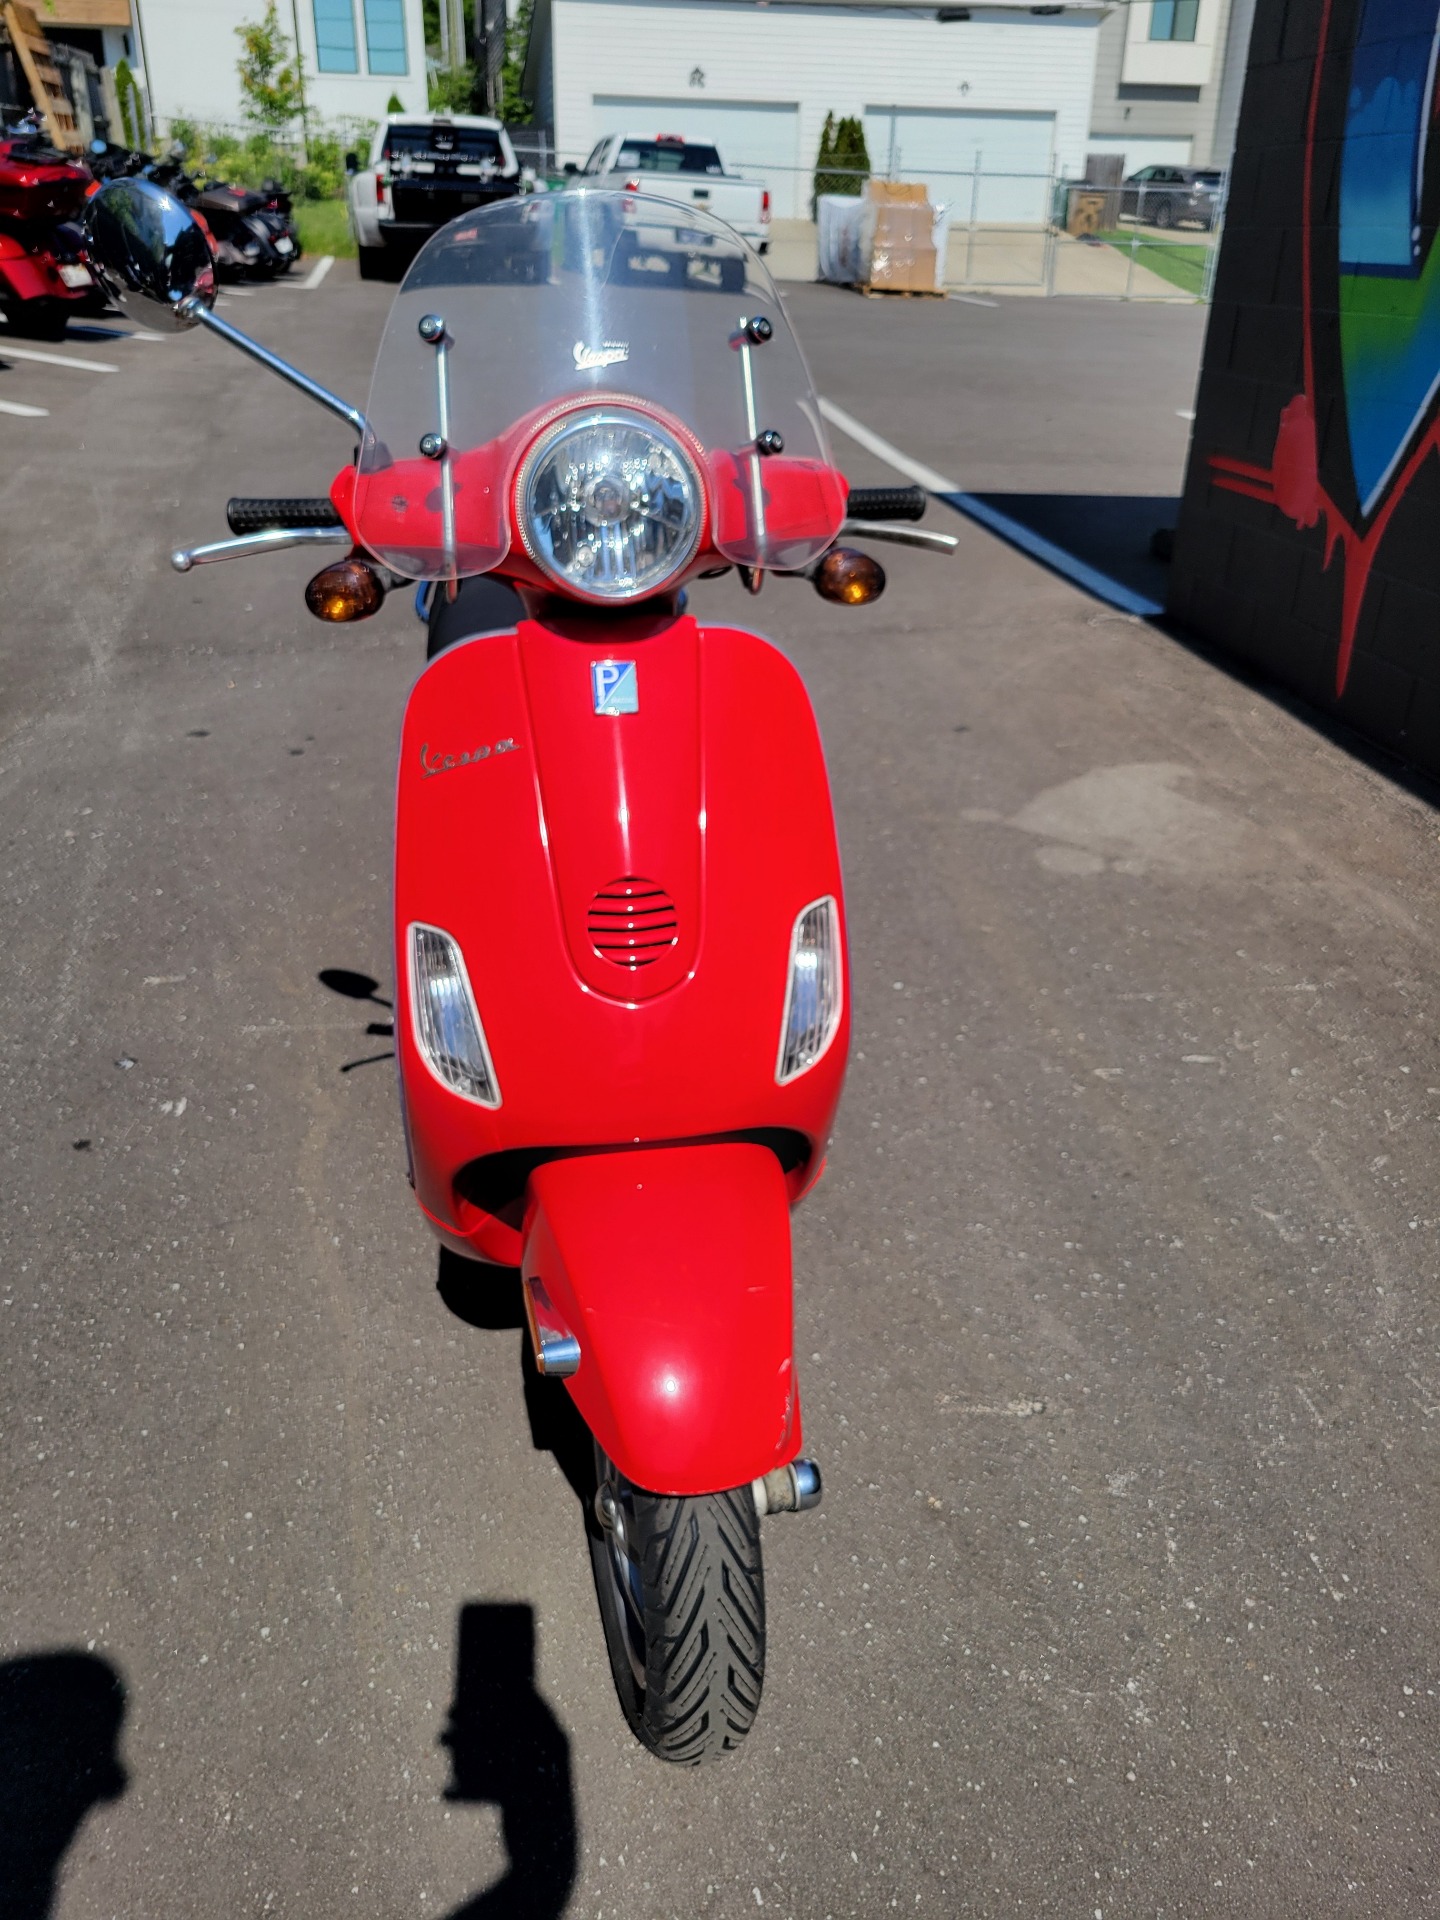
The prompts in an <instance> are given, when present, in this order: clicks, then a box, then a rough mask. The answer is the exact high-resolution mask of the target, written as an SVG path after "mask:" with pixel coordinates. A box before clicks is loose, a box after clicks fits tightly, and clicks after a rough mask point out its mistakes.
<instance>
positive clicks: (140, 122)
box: [115, 60, 145, 147]
mask: <svg viewBox="0 0 1440 1920" xmlns="http://www.w3.org/2000/svg"><path fill="white" fill-rule="evenodd" d="M115 98H116V100H117V102H118V103H119V107H120V123H121V134H120V137H121V139H122V140H123V141H124V142H125V144H126V146H127V147H143V146H144V145H145V103H144V101H143V100H142V99H141V97H140V83H139V82H138V81H137V80H136V78H135V75H134V73H133V72H132V71H131V68H130V62H129V61H128V60H122V61H121V62H120V64H119V65H118V66H117V67H116V69H115Z"/></svg>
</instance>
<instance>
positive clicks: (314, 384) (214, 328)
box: [180, 296, 366, 439]
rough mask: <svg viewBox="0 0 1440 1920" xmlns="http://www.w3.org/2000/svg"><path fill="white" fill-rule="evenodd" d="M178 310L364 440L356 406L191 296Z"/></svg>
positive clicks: (363, 418) (359, 413) (361, 414)
mask: <svg viewBox="0 0 1440 1920" xmlns="http://www.w3.org/2000/svg"><path fill="white" fill-rule="evenodd" d="M180 311H181V312H182V313H184V314H185V315H186V316H187V317H192V318H193V319H195V320H196V321H198V322H199V324H200V325H201V326H202V327H208V328H209V329H210V331H211V332H212V333H218V334H219V336H220V338H221V339H222V340H228V341H229V342H230V345H231V346H232V347H239V349H240V351H241V352H242V353H248V354H249V355H250V357H251V359H252V360H258V361H259V362H260V364H261V366H262V367H268V368H269V369H270V371H271V372H272V373H278V374H279V376H280V378H281V379H282V380H288V381H289V382H290V384H291V386H292V387H298V388H299V389H300V391H301V393H304V394H308V395H309V397H310V399H312V400H314V401H316V402H318V404H319V405H320V406H322V407H326V408H328V409H329V411H330V412H331V413H333V414H338V415H339V417H340V419H342V420H344V421H347V422H348V423H349V424H350V425H351V426H352V427H353V428H354V429H355V431H356V433H358V434H359V435H360V437H361V438H362V439H363V438H364V437H365V432H366V420H365V416H364V414H363V413H361V411H360V409H359V408H358V407H352V406H350V405H349V404H348V402H346V401H344V400H342V399H341V398H340V396H339V394H338V393H331V391H330V389H329V388H328V387H322V386H321V385H320V382H319V381H318V380H312V379H311V378H310V376H309V374H308V373H302V372H301V371H300V369H299V368H298V367H292V366H291V364H290V362H289V361H288V360H282V359H281V358H280V356H279V354H278V353H272V352H271V351H270V349H269V348H268V347H262V346H261V344H260V342H259V341H258V340H252V339H251V338H250V336H249V334H248V333H242V332H241V331H240V329H239V327H232V326H231V324H230V322H229V321H228V320H222V319H221V318H220V316H219V314H217V313H212V311H211V310H210V308H209V307H207V306H206V305H205V304H204V302H203V301H201V300H197V299H195V298H194V297H193V296H192V297H191V298H190V299H188V300H186V301H184V302H183V303H182V305H181V309H180Z"/></svg>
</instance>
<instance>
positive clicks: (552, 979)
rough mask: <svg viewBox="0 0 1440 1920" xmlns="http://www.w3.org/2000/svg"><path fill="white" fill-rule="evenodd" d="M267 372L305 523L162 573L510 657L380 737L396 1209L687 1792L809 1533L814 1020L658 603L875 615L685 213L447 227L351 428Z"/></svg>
mask: <svg viewBox="0 0 1440 1920" xmlns="http://www.w3.org/2000/svg"><path fill="white" fill-rule="evenodd" d="M119 184H120V185H122V186H129V185H132V184H133V183H119ZM111 191H112V189H108V188H107V189H106V190H105V192H104V193H102V194H101V195H100V196H97V202H98V203H99V204H101V205H102V206H103V204H104V201H105V198H106V195H107V194H108V193H110V192H111ZM152 191H153V190H152ZM134 226H135V222H134V220H133V219H132V220H131V221H130V222H129V223H128V226H127V228H126V236H127V237H125V244H126V245H131V244H132V238H133V229H134ZM102 227H103V222H102ZM116 240H117V236H116V235H114V234H107V233H105V232H97V240H96V244H97V250H102V251H105V252H107V253H112V254H113V253H114V252H115V251H116V246H115V245H111V244H110V243H111V242H116ZM102 242H105V243H106V244H105V245H104V246H103V247H102ZM131 265H132V268H133V265H134V263H133V260H132V262H131ZM132 278H133V274H132ZM742 281H743V284H744V289H745V291H744V296H743V298H742V299H740V300H737V298H736V296H735V294H734V292H733V288H734V286H735V285H736V284H739V283H741V282H742ZM167 284H168V285H169V287H170V292H171V293H172V294H174V293H177V292H178V293H179V296H180V297H179V298H177V299H174V300H172V303H171V304H172V308H173V309H174V310H175V311H176V312H178V313H179V315H180V317H181V319H182V320H183V319H185V318H187V317H188V318H191V319H203V320H204V321H205V323H206V324H208V325H211V326H213V327H215V328H216V329H217V330H218V331H221V332H223V333H224V334H225V335H226V337H227V338H231V339H235V340H236V343H237V344H240V345H242V346H244V347H245V348H246V350H247V351H250V352H252V353H254V354H255V355H256V357H259V358H262V359H269V358H270V356H268V355H267V354H266V352H265V350H264V349H262V348H258V347H257V346H256V344H255V343H254V342H250V341H247V340H245V338H244V336H238V337H237V336H236V332H235V329H233V328H231V327H229V326H228V324H227V323H225V322H223V321H217V320H216V318H215V317H214V316H213V315H211V314H208V313H207V311H206V309H205V307H204V303H203V302H202V301H200V300H199V299H197V298H195V297H194V296H193V295H190V296H186V295H185V294H184V278H183V275H180V276H178V284H177V276H176V274H175V272H174V269H173V263H172V268H171V269H170V281H169V282H168V283H167ZM271 364H272V365H273V364H274V362H273V360H271ZM276 370H277V371H283V372H284V373H285V375H286V377H287V378H291V379H293V380H295V381H296V383H297V384H300V385H303V386H305V387H306V388H307V390H308V391H311V392H312V394H314V395H315V396H316V397H319V398H322V399H323V400H324V402H325V404H327V405H331V406H333V407H334V408H335V409H336V410H337V411H341V412H343V413H344V414H345V416H346V417H347V418H350V419H351V420H352V422H354V423H355V424H356V425H357V427H358V429H359V430H360V432H361V444H360V449H359V453H358V458H357V461H356V464H355V465H354V466H352V467H347V468H346V469H345V470H344V471H343V472H342V473H341V474H340V475H339V476H338V478H337V479H336V481H335V483H334V485H333V487H332V489H331V495H330V500H329V502H328V503H327V502H323V501H322V502H314V501H311V502H279V501H271V502H232V503H231V515H230V518H231V524H232V527H234V528H235V529H236V530H237V532H239V533H240V535H241V538H240V539H238V540H236V541H231V542H224V543H220V545H218V546H217V547H213V548H198V549H193V550H190V551H188V552H182V553H180V554H177V555H176V557H175V558H176V564H177V565H178V566H181V567H188V566H191V565H194V564H196V563H197V562H201V561H205V560H209V559H212V558H221V557H225V556H226V555H227V554H229V553H233V552H235V551H237V550H238V551H254V550H257V548H260V547H263V546H266V545H270V546H275V545H295V544H302V543H305V544H309V543H314V542H319V541H324V540H337V541H339V542H342V543H344V544H345V545H347V546H350V547H352V549H353V551H352V554H351V557H350V558H348V559H345V560H342V561H340V562H339V563H338V564H337V565H335V566H332V567H329V568H326V569H325V570H324V571H323V572H322V573H320V574H319V575H317V576H316V578H315V580H314V581H312V583H311V586H310V589H309V591H308V598H309V601H310V604H311V607H312V610H314V611H316V612H318V613H320V614H321V615H322V616H323V617H327V618H350V617H356V616H357V615H358V614H360V613H363V612H367V611H370V610H373V607H374V606H376V605H378V604H379V601H380V599H381V597H382V591H383V587H384V585H385V584H386V583H387V581H390V580H395V579H399V578H403V579H406V580H428V581H432V582H435V583H436V585H435V589H434V591H435V592H436V593H437V594H439V595H441V596H445V597H446V598H449V597H451V596H453V594H454V592H455V590H456V585H457V583H458V582H459V581H461V580H462V579H465V578H466V577H469V576H474V575H478V574H483V573H489V574H493V575H497V576H499V577H500V578H501V579H503V580H505V581H508V582H509V583H510V584H511V586H512V587H514V588H515V589H516V590H517V591H518V595H519V601H518V603H517V604H518V611H519V613H520V616H521V617H519V618H518V619H516V620H515V621H514V622H513V623H511V622H510V621H509V620H508V619H507V620H506V622H505V624H504V626H503V628H502V630H498V631H478V632H471V633H469V634H465V633H464V628H463V626H462V629H461V631H462V635H463V637H462V638H460V639H459V640H457V641H456V643H455V644H452V645H449V646H447V647H446V648H445V649H444V650H443V651H442V652H440V653H439V654H438V656H437V657H436V658H434V659H433V660H432V661H431V663H430V664H429V665H428V666H427V667H426V669H425V670H424V672H423V673H422V674H421V675H420V677H419V679H418V680H417V682H416V684H415V686H414V689H413V691H412V692H411V695H410V699H409V703H408V706H407V709H406V713H405V719H404V725H403V729H402V734H401V746H400V774H399V785H398V796H397V798H398V819H397V828H396V850H395V902H394V908H395V977H396V996H395V1032H396V1050H397V1054H398V1059H399V1069H400V1088H401V1097H402V1101H403V1105H404V1112H405V1131H406V1139H407V1143H408V1147H409V1155H410V1176H411V1180H412V1183H413V1185H414V1188H415V1192H416V1196H417V1198H418V1200H419V1202H420V1205H421V1206H422V1208H423V1209H424V1211H425V1213H426V1216H427V1218H428V1219H429V1220H430V1222H431V1225H432V1226H433V1227H434V1229H435V1231H436V1233H437V1234H438V1236H439V1237H440V1239H441V1240H442V1242H443V1243H444V1244H445V1245H446V1246H448V1247H450V1248H451V1249H453V1250H454V1251H455V1252H456V1253H459V1254H461V1255H464V1256H467V1257H469V1258H472V1259H475V1260H479V1261H485V1262H489V1263H491V1264H492V1265H493V1266H494V1267H495V1268H496V1269H497V1275H496V1285H497V1286H498V1285H503V1284H506V1282H505V1281H504V1280H503V1279H502V1277H501V1270H504V1269H507V1268H508V1269H514V1268H519V1270H520V1275H521V1282H520V1283H521V1285H522V1286H523V1290H524V1299H525V1308H526V1313H527V1316H528V1320H529V1325H530V1332H531V1337H532V1340H533V1344H534V1353H535V1360H536V1364H537V1366H538V1368H539V1370H540V1372H541V1373H543V1374H547V1375H552V1376H558V1377H560V1378H562V1379H563V1380H564V1381H565V1384H566V1386H567V1388H568V1390H569V1392H570V1395H571V1397H572V1398H573V1400H574V1403H575V1406H576V1407H577V1408H578V1410H579V1412H580V1414H581V1415H582V1416H583V1418H584V1420H585V1422H586V1424H587V1426H588V1427H589V1430H590V1432H591V1434H592V1435H593V1436H594V1442H595V1461H596V1493H595V1500H594V1505H593V1511H592V1513H591V1514H590V1515H589V1516H588V1519H589V1535H590V1549H591V1554H592V1559H593V1565H594V1572H595V1580H596V1587H597V1591H598V1595H599V1600H600V1609H601V1614H602V1618H603V1621H604V1627H605V1634H606V1640H607V1643H608V1647H609V1652H610V1658H611V1664H612V1668H613V1672H614V1676H615V1682H616V1686H617V1689H618V1692H619V1695H620V1699H621V1702H622V1705H623V1707H624V1709H625V1712H626V1715H627V1717H628V1719H629V1721H630V1724H631V1726H632V1727H633V1729H634V1731H635V1732H636V1734H637V1735H638V1736H639V1738H640V1739H641V1740H642V1741H643V1742H644V1744H645V1745H646V1746H647V1747H649V1748H650V1750H651V1751H652V1752H654V1753H656V1754H658V1755H660V1756H661V1757H662V1758H664V1759H667V1760H672V1761H678V1762H682V1763H692V1764H693V1763H699V1762H702V1761H708V1760H711V1759H713V1758H715V1757H717V1756H718V1755H720V1754H722V1753H724V1752H726V1751H727V1750H729V1749H731V1748H733V1747H735V1746H736V1745H738V1743H739V1742H740V1740H741V1739H742V1738H743V1737H744V1735H745V1734H746V1732H747V1731H748V1730H749V1728H750V1725H751V1723H752V1721H753V1719H754V1717H755V1712H756V1709H757V1707H758V1705H759V1700H760V1691H761V1685H762V1680H763V1674H764V1662H765V1592H764V1581H763V1574H762V1567H761V1552H760V1521H761V1518H762V1516H763V1515H764V1514H766V1513H771V1512H778V1511H795V1510H799V1509H803V1508H806V1507H811V1506H814V1505H815V1504H816V1503H817V1502H818V1500H819V1498H820V1476H819V1472H818V1470H817V1469H816V1467H815V1466H814V1464H813V1462H811V1461H809V1460H808V1459H806V1458H805V1457H804V1456H803V1455H802V1452H801V1448H802V1427H801V1412H800V1395H799V1385H798V1381H797V1378H796V1369H795V1359H794V1352H793V1337H792V1313H791V1256H790V1210H791V1208H792V1207H793V1206H794V1205H795V1204H796V1203H797V1202H798V1201H799V1200H800V1199H801V1198H802V1197H803V1196H804V1194H805V1193H806V1192H807V1191H808V1190H809V1189H810V1188H811V1187H812V1186H813V1185H814V1183H815V1181H816V1180H817V1179H818V1178H819V1176H820V1173H821V1170H822V1168H823V1165H824V1159H825V1152H826V1144H827V1141H828V1138H829V1134H830V1129H831V1125H832V1123H833V1120H834V1116H835V1111H836V1106H837V1102H838V1100H839V1096H840V1087H841V1081H842V1078H843V1075H844V1067H845V1054H846V1044H847V1038H848V1032H849V1003H848V991H847V973H846V954H845V927H844V913H843V904H842V902H843V893H842V885H841V875H840V860H839V855H838V852H837V849H836V842H835V829H834V822H833V818H832V814H831V806H830V795H829V788H828V784H827V779H826V771H825V763H824V758H823V755H822V752H821V746H820V739H819V735H818V732H817V729H816V725H815V719H814V715H813V713H812V711H811V708H810V704H809V701H808V699H807V697H806V694H805V691H804V688H803V686H802V684H801V682H800V679H799V676H798V675H797V674H796V672H795V670H794V668H793V667H791V666H790V664H789V663H788V662H787V661H786V660H785V658H784V657H783V656H782V655H781V654H780V653H779V652H778V651H777V650H776V649H775V648H774V647H772V646H770V645H769V644H768V643H767V642H766V641H764V640H762V639H760V638H758V637H757V636H756V635H754V634H751V633H748V632H744V631H742V630H739V629H737V628H733V627H728V626H711V625H702V624H700V623H698V622H697V621H696V620H695V618H694V617H693V616H692V615H690V614H689V613H688V612H686V611H685V610H684V608H685V588H686V585H687V583H688V582H690V581H692V580H694V579H695V578H696V577H697V576H702V575H708V574H711V573H715V572H717V571H724V570H725V569H727V568H729V567H732V566H734V567H739V568H740V569H741V570H742V572H743V573H744V575H745V578H746V579H747V581H748V582H749V583H750V584H751V586H752V587H754V588H756V589H758V586H759V583H760V580H761V578H762V574H763V571H764V570H766V569H770V568H774V569H777V570H781V571H788V572H798V573H811V574H813V575H814V576H815V578H816V580H817V584H819V585H820V587H821V589H822V591H824V592H826V593H828V594H829V596H830V597H832V598H835V599H838V600H841V601H847V600H848V601H852V602H858V601H861V600H864V599H867V598H873V596H874V593H875V592H877V591H878V590H879V587H880V586H881V585H882V584H883V575H882V574H881V573H880V571H879V568H878V567H877V566H876V565H875V563H874V562H873V561H872V560H870V559H868V557H866V556H864V555H863V554H859V553H855V552H853V551H847V550H845V549H842V548H837V547H836V546H835V541H836V539H837V537H838V536H839V535H840V533H841V531H842V528H843V527H844V526H846V525H847V524H848V523H847V507H848V508H851V509H853V507H854V506H855V504H856V495H855V494H854V493H850V494H849V499H848V502H847V488H846V485H845V482H844V480H843V479H842V477H841V476H840V474H839V473H838V472H837V471H836V470H835V468H834V467H833V466H832V465H831V462H830V459H829V454H828V450H827V447H826V443H825V437H824V430H823V427H822V424H821V418H820V413H819V408H818V404H817V402H816V398H815V395H814V391H813V388H812V386H811V382H810V378H809V374H808V372H807V370H806V367H805V364H804V361H803V359H802V357H801V354H800V350H799V347H798V345H797V343H796V341H795V339H794V336H793V334H792V333H791V331H790V328H789V325H788V323H787V321H786V320H785V317H784V310H783V307H782V305H781V302H780V300H779V298H778V295H777V294H776V291H775V288H774V286H773V284H772V283H771V282H770V280H769V277H768V275H767V274H766V272H765V269H764V268H763V266H762V265H761V264H760V262H759V260H758V258H757V257H756V256H755V255H754V254H752V253H750V252H749V250H748V249H747V248H746V247H745V246H744V243H743V242H742V241H741V240H740V239H739V237H738V236H737V235H736V234H734V233H733V232H731V230H730V229H728V228H726V227H724V226H722V225H721V224H720V223H719V222H718V221H715V220H713V219H711V218H709V217H708V216H705V215H701V214H696V213H694V212H693V211H692V210H691V209H690V208H688V207H685V208H681V207H679V206H677V205H674V204H672V203H669V202H666V201H662V200H653V199H648V198H646V197H644V196H640V195H623V196H622V195H611V194H593V193H567V194H559V195H546V196H538V195H537V196H534V197H530V198H527V199H522V200H510V201H505V202H500V203H498V204H496V205H494V206H492V207H489V208H486V209H484V210H483V211H480V212H477V213H474V214H466V215H463V216H461V218H460V219H459V220H456V221H454V222H452V223H451V224H450V225H449V226H448V227H446V228H443V229H442V230H441V231H440V232H439V233H438V234H436V235H435V236H434V237H433V238H432V239H431V240H430V241H429V243H428V244H427V245H426V247H425V248H424V249H423V251H422V252H421V253H420V254H419V255H418V257H417V258H416V260H415V262H414V264H413V265H412V266H411V268H410V271H409V273H408V274H407V275H406V278H405V281H404V283H403V285H402V286H401V288H400V290H399V293H398V294H397V296H396V299H395V304H394V307H393V309H392V312H391V315H390V318H389V322H388V324H387V327H386V331H385V336H384V340H383V343H382V346H381V349H380V355H379V360H378V363H377V367H376V372H375V379H374V385H373V388H372V392H371V399H370V406H369V410H368V413H367V415H366V416H364V417H363V418H362V417H361V416H359V415H358V414H355V413H354V412H353V410H351V409H348V408H346V407H345V404H344V403H343V402H341V401H337V400H335V398H334V396H332V395H327V394H325V393H324V392H323V389H322V390H317V389H316V388H315V387H314V384H313V383H312V382H307V381H306V380H305V377H304V376H303V375H297V374H296V373H295V372H294V370H293V369H288V368H285V367H284V366H283V363H282V364H281V365H280V366H279V367H277V369H276ZM872 504H873V505H874V506H875V507H876V508H877V509H879V510H881V511H884V512H888V513H891V514H893V515H895V516H896V517H897V518H899V517H902V516H903V517H906V518H912V519H913V518H915V517H916V516H917V511H923V506H924V500H923V496H921V497H920V498H919V499H918V500H917V499H916V498H915V495H914V492H913V491H904V492H901V491H897V490H893V489H886V490H880V491H879V492H878V493H877V494H876V495H874V496H873V498H872ZM307 523H308V524H307ZM867 530H868V531H869V532H870V533H872V534H874V535H875V536H876V537H900V538H905V539H908V540H910V541H911V542H912V543H914V544H925V545H931V546H938V547H941V548H946V549H948V548H950V547H953V544H954V543H953V541H951V540H949V539H948V538H947V537H945V536H938V535H930V534H925V533H922V532H921V531H920V530H918V529H905V530H903V532H902V530H901V529H900V528H898V527H890V526H878V527H876V526H872V527H869V528H868V529H867Z"/></svg>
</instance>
